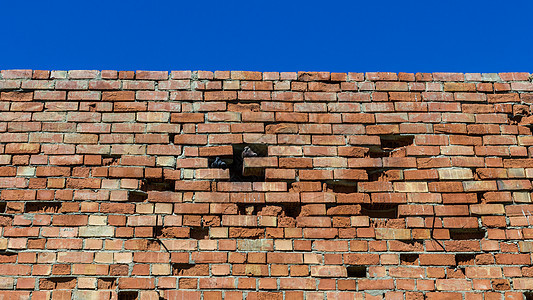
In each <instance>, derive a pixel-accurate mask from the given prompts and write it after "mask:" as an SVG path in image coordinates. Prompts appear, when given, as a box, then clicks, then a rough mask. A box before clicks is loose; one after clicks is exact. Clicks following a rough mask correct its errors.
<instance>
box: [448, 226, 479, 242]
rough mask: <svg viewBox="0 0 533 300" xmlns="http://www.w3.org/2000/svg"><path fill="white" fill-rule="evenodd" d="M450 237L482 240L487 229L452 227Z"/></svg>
mask: <svg viewBox="0 0 533 300" xmlns="http://www.w3.org/2000/svg"><path fill="white" fill-rule="evenodd" d="M449 231H450V239H452V240H481V239H483V238H484V237H485V234H486V232H487V231H486V230H485V229H483V228H472V229H460V228H459V229H453V228H452V229H450V230H449Z"/></svg>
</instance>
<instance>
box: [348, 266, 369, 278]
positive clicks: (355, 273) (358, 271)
mask: <svg viewBox="0 0 533 300" xmlns="http://www.w3.org/2000/svg"><path fill="white" fill-rule="evenodd" d="M346 271H347V273H348V278H363V277H367V267H366V266H347V267H346Z"/></svg>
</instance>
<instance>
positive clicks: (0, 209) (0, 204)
mask: <svg viewBox="0 0 533 300" xmlns="http://www.w3.org/2000/svg"><path fill="white" fill-rule="evenodd" d="M6 206H7V203H5V202H0V214H3V213H5V212H6Z"/></svg>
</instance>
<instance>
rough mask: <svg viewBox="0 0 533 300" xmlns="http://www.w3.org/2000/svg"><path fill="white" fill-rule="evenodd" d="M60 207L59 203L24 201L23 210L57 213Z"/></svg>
mask: <svg viewBox="0 0 533 300" xmlns="http://www.w3.org/2000/svg"><path fill="white" fill-rule="evenodd" d="M60 209H61V203H56V202H40V203H26V206H25V210H24V212H26V213H57V212H59V210H60Z"/></svg>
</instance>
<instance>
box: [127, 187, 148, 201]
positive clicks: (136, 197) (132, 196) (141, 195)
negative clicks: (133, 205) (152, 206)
mask: <svg viewBox="0 0 533 300" xmlns="http://www.w3.org/2000/svg"><path fill="white" fill-rule="evenodd" d="M146 199H148V193H146V192H145V191H141V190H135V191H128V201H129V202H144V201H145V200H146Z"/></svg>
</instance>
